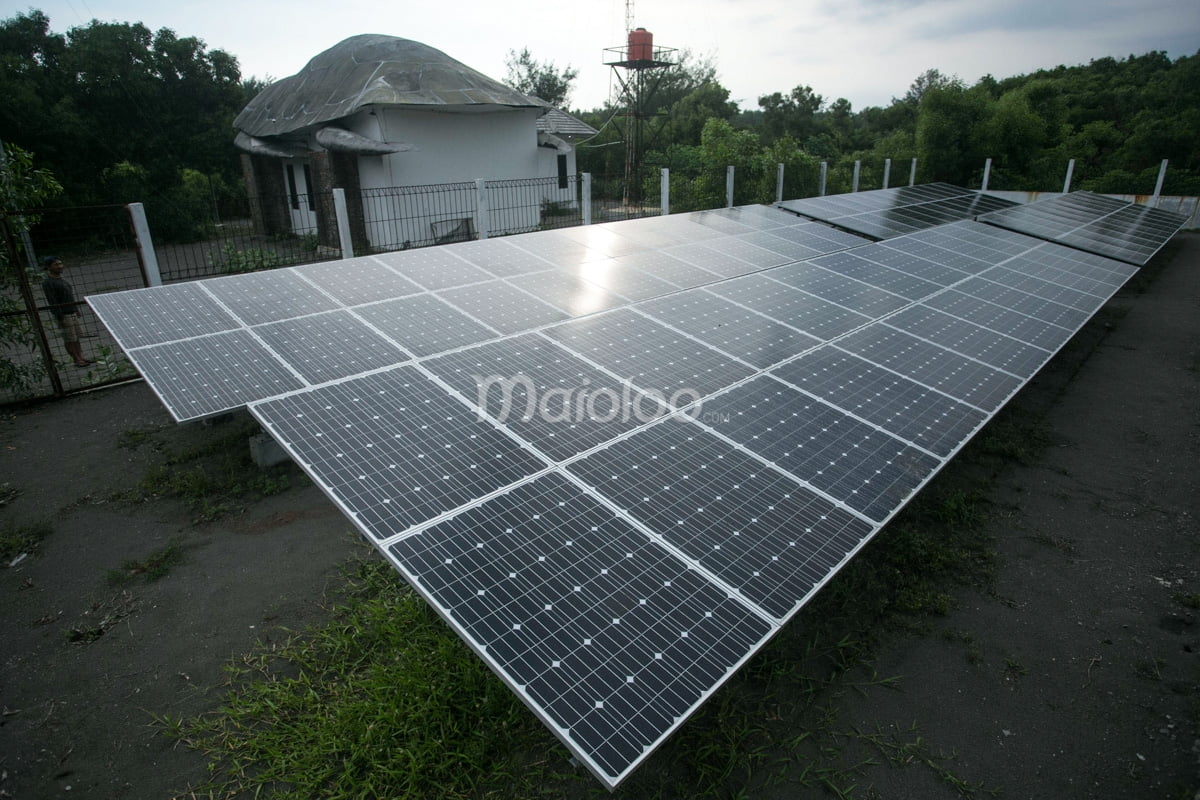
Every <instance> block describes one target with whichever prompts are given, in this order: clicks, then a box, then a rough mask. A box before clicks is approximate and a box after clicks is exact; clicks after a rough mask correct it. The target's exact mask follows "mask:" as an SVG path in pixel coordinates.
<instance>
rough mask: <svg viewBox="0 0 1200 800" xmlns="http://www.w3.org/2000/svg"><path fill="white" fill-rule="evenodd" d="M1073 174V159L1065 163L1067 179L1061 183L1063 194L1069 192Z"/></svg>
mask: <svg viewBox="0 0 1200 800" xmlns="http://www.w3.org/2000/svg"><path fill="white" fill-rule="evenodd" d="M1074 174H1075V159H1073V158H1072V159H1071V160H1070V161H1068V162H1067V179H1066V180H1065V181H1063V194H1068V193H1069V192H1070V191H1071V176H1072V175H1074Z"/></svg>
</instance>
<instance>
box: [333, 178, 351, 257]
mask: <svg viewBox="0 0 1200 800" xmlns="http://www.w3.org/2000/svg"><path fill="white" fill-rule="evenodd" d="M333 213H334V216H336V217H337V229H338V243H339V244H340V245H341V246H342V258H354V239H353V238H352V237H351V236H350V214H349V212H347V210H346V190H345V189H334V190H333Z"/></svg>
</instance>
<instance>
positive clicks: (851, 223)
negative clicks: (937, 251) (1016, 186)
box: [779, 183, 1015, 239]
mask: <svg viewBox="0 0 1200 800" xmlns="http://www.w3.org/2000/svg"><path fill="white" fill-rule="evenodd" d="M1013 205H1015V203H1013V202H1011V201H1009V200H1004V199H1001V198H998V197H992V196H990V195H985V194H980V193H979V192H974V191H971V190H970V189H963V188H960V187H958V186H951V185H950V184H946V183H935V184H927V185H924V186H901V187H897V188H894V189H875V190H872V191H867V192H855V193H852V194H842V195H832V196H829V197H813V198H809V199H807V200H787V201H784V202H782V203H780V204H779V206H780V208H784V209H787V210H788V211H791V212H793V213H796V214H802V215H804V216H806V217H811V218H812V219H818V220H821V221H823V222H828V223H829V224H830V225H836V226H838V227H839V228H845V229H846V230H848V231H853V232H855V233H859V234H862V235H864V236H869V237H871V238H872V239H891V238H893V237H896V236H903V235H904V234H907V233H913V232H915V231H920V230H924V229H926V228H932V227H934V226H937V225H942V224H944V223H948V222H954V221H955V220H967V219H974V218H975V217H977V216H979V215H980V214H986V213H989V212H992V211H997V210H1000V209H1005V208H1009V207H1011V206H1013Z"/></svg>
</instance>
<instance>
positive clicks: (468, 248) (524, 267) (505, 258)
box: [454, 239, 554, 278]
mask: <svg viewBox="0 0 1200 800" xmlns="http://www.w3.org/2000/svg"><path fill="white" fill-rule="evenodd" d="M454 254H455V255H457V256H458V257H460V258H463V259H465V260H466V261H469V262H470V263H472V264H474V265H475V266H477V267H482V268H483V269H485V270H487V271H488V272H489V273H491V274H492V275H495V276H496V277H498V278H508V277H511V276H513V275H524V274H526V273H529V272H545V271H546V270H548V269H553V267H554V265H553V264H551V263H550V262H549V261H546V260H544V259H541V258H538V257H537V256H535V255H533V254H531V253H529V252H528V251H527V250H522V249H521V248H519V247H517V246H516V245H515V244H512V243H511V242H508V241H505V240H504V239H479V240H477V241H474V242H461V243H458V244H455V245H454Z"/></svg>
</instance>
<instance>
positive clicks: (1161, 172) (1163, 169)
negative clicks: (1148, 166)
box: [1151, 158, 1167, 208]
mask: <svg viewBox="0 0 1200 800" xmlns="http://www.w3.org/2000/svg"><path fill="white" fill-rule="evenodd" d="M1166 179H1167V159H1165V158H1164V159H1163V160H1162V164H1161V165H1160V166H1159V168H1158V182H1157V183H1155V184H1154V197H1153V198H1151V201H1152V202H1151V205H1153V206H1154V207H1155V208H1158V204H1159V202H1160V200H1161V198H1162V187H1163V181H1165V180H1166Z"/></svg>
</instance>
